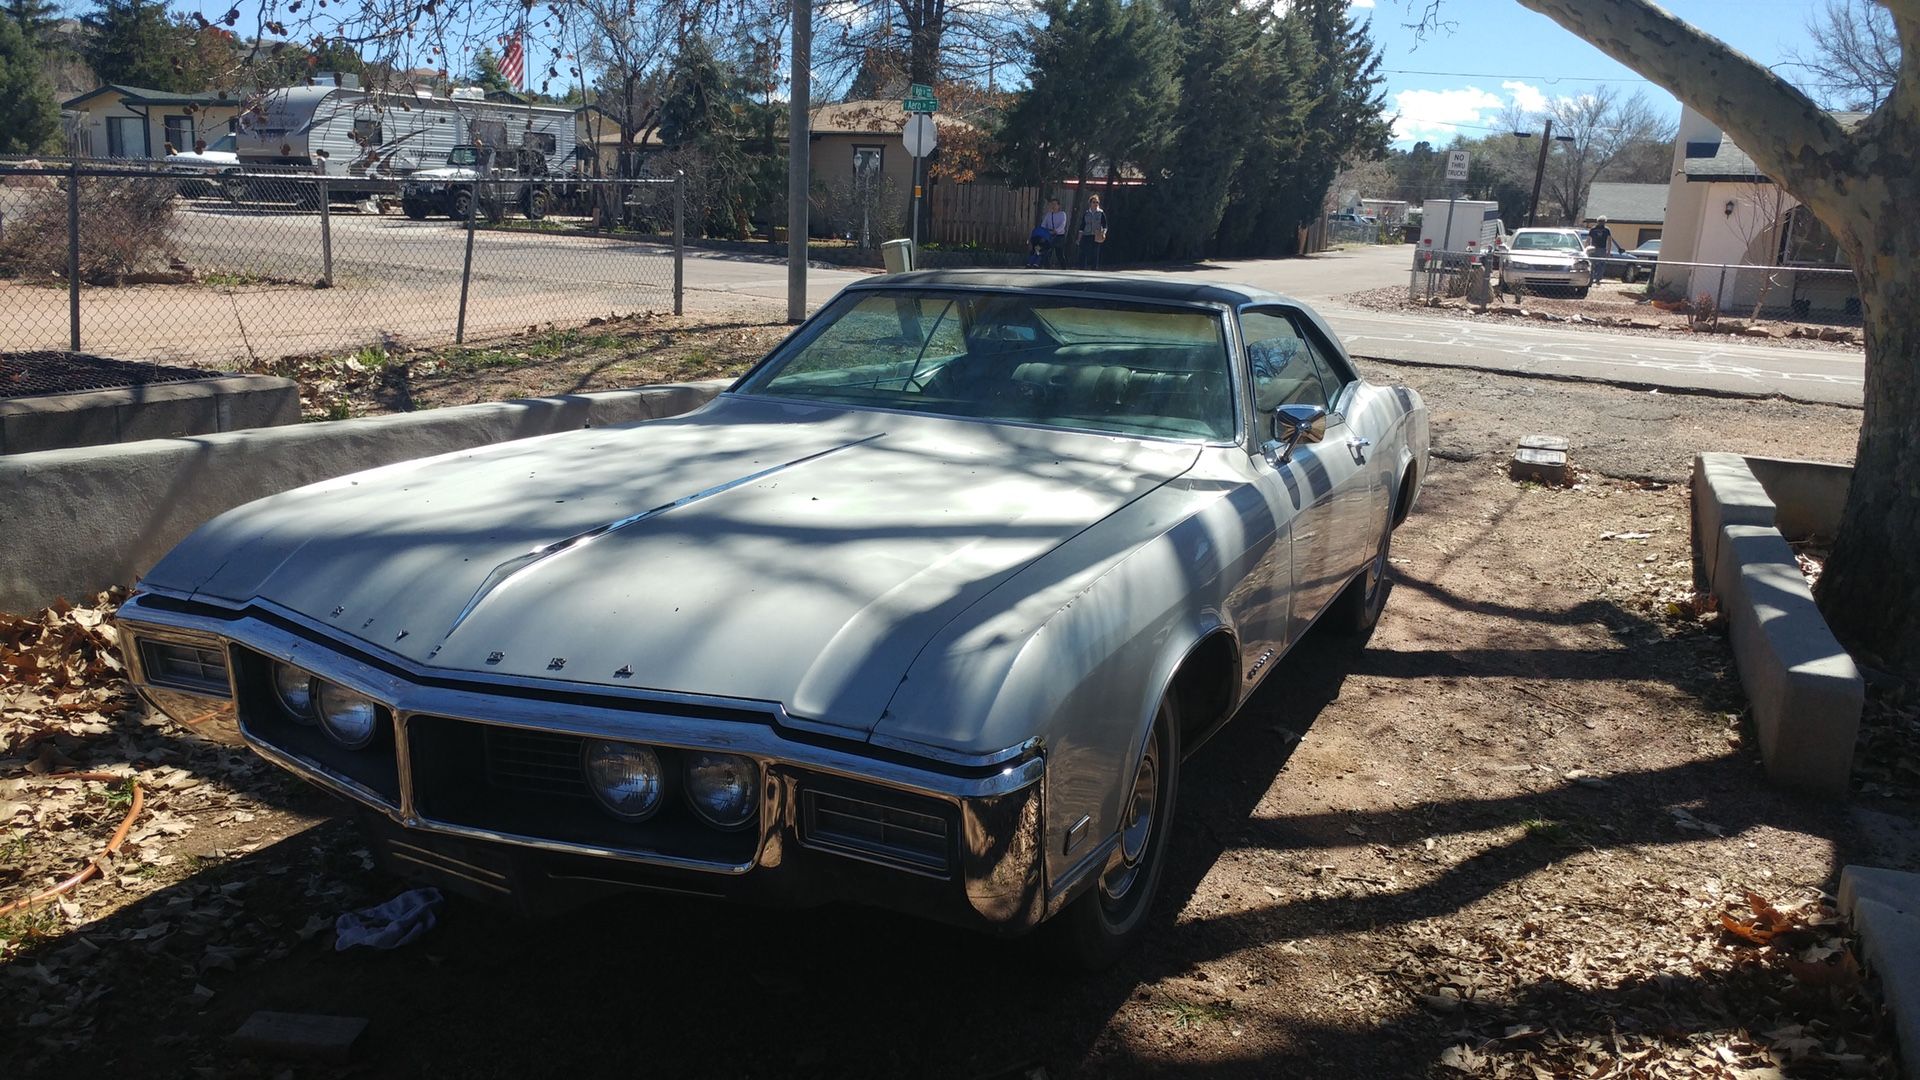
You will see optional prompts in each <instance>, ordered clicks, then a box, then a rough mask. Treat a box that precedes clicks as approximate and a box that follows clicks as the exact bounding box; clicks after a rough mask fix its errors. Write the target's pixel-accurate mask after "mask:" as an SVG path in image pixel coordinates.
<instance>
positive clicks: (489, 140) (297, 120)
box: [235, 84, 576, 200]
mask: <svg viewBox="0 0 1920 1080" xmlns="http://www.w3.org/2000/svg"><path fill="white" fill-rule="evenodd" d="M574 125H575V121H574V114H573V110H571V109H568V108H564V107H559V106H553V105H518V104H513V103H509V102H496V101H488V100H486V99H485V98H484V97H482V96H480V94H479V92H478V91H470V92H469V91H463V90H455V91H454V92H453V96H452V97H433V96H430V95H426V94H401V93H390V92H384V91H375V90H363V89H361V88H359V87H355V86H335V85H325V84H323V85H318V86H294V87H288V88H286V89H283V90H275V91H273V92H272V93H269V94H268V95H266V97H265V98H264V99H263V100H262V101H261V102H260V104H259V105H258V106H256V107H255V108H253V109H250V110H248V111H247V112H245V113H243V114H241V117H240V122H239V124H238V131H237V132H236V135H237V139H236V145H235V149H236V151H237V152H238V154H239V156H240V167H241V168H242V169H243V170H245V171H249V172H252V171H256V170H259V171H274V172H282V171H285V172H299V173H304V174H312V173H316V172H317V173H324V174H325V175H326V177H327V181H328V182H327V192H328V195H329V197H330V198H338V199H342V200H352V199H358V198H364V197H366V196H368V195H373V194H378V193H391V192H393V191H394V190H395V188H396V182H397V181H402V180H404V179H405V178H406V177H408V176H410V175H412V174H413V173H415V172H417V171H420V170H422V169H437V168H441V167H444V166H445V165H446V164H447V162H448V159H449V155H450V154H452V152H453V151H454V150H455V148H459V147H489V148H492V149H494V150H497V151H514V152H516V154H517V156H519V157H522V158H526V157H528V156H531V155H538V156H539V157H540V158H541V159H542V160H543V162H544V164H545V166H546V168H545V169H544V170H543V171H544V172H547V173H549V174H560V173H563V172H565V171H566V170H567V169H568V168H569V167H570V166H571V165H572V163H573V157H574V144H575V138H576V136H575V126H574Z"/></svg>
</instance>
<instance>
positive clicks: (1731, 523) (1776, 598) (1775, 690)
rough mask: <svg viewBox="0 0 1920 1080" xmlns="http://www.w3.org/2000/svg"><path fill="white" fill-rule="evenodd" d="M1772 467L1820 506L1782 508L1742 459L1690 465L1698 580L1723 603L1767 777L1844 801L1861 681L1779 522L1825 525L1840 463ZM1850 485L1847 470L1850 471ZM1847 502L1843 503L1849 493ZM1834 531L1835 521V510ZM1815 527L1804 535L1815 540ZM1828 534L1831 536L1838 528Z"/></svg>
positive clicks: (1783, 482) (1709, 458) (1707, 457)
mask: <svg viewBox="0 0 1920 1080" xmlns="http://www.w3.org/2000/svg"><path fill="white" fill-rule="evenodd" d="M1771 464H1774V465H1780V466H1794V467H1792V468H1785V467H1783V468H1779V469H1774V470H1771V472H1772V473H1773V475H1774V476H1775V478H1776V480H1777V481H1778V483H1777V486H1776V488H1775V489H1774V490H1775V491H1776V493H1777V494H1779V495H1780V496H1781V497H1782V498H1785V499H1795V498H1799V497H1800V496H1802V495H1806V494H1807V493H1808V492H1815V491H1816V490H1817V494H1818V498H1814V499H1809V500H1807V501H1801V502H1797V503H1794V504H1792V508H1791V509H1788V510H1782V509H1780V508H1777V507H1776V505H1775V503H1774V500H1773V498H1772V497H1770V496H1769V495H1768V492H1767V489H1766V488H1764V487H1763V486H1762V484H1761V482H1760V480H1759V478H1758V477H1757V476H1756V475H1755V474H1756V472H1757V471H1763V470H1765V469H1766V466H1764V465H1763V466H1762V470H1756V469H1754V468H1751V467H1749V466H1748V464H1747V460H1746V459H1745V458H1742V457H1740V456H1738V455H1736V454H1701V455H1699V456H1698V457H1697V458H1695V460H1694V474H1693V493H1694V498H1693V526H1694V552H1695V559H1696V561H1695V564H1694V566H1695V576H1696V578H1702V579H1704V580H1705V581H1706V582H1707V583H1709V584H1710V587H1711V589H1712V591H1713V593H1714V595H1715V596H1717V597H1718V598H1719V600H1720V610H1721V612H1722V613H1723V614H1724V615H1725V616H1726V619H1727V626H1728V634H1729V637H1730V639H1731V640H1732V643H1733V654H1734V663H1735V665H1736V666H1737V667H1738V668H1739V671H1740V685H1741V686H1742V687H1743V688H1744V689H1745V690H1746V693H1747V700H1748V702H1749V703H1750V705H1751V707H1752V710H1753V722H1754V728H1755V730H1756V731H1757V733H1758V735H1759V739H1760V756H1761V758H1762V760H1764V761H1765V763H1766V767H1767V774H1768V775H1769V776H1770V777H1772V778H1773V779H1775V780H1777V781H1779V782H1781V783H1784V784H1788V785H1791V786H1794V787H1800V788H1806V789H1808V790H1812V791H1816V792H1819V793H1821V794H1825V795H1829V796H1833V797H1837V798H1843V797H1845V795H1846V793H1847V778H1848V774H1849V773H1850V771H1851V769H1852V764H1853V747H1854V741H1855V739H1856V738H1857V736H1858V734H1859V728H1860V709H1861V706H1862V704H1863V702H1864V699H1865V684H1864V683H1863V682H1862V680H1861V678H1860V672H1859V670H1858V669H1857V668H1856V667H1855V666H1854V663H1853V659H1852V657H1850V656H1848V655H1847V652H1846V650H1845V649H1843V648H1841V647H1840V642H1839V641H1838V640H1836V639H1835V638H1834V636H1833V632H1832V631H1831V630H1830V629H1828V627H1827V623H1826V620H1825V619H1824V618H1822V617H1821V615H1820V609H1819V608H1818V607H1817V606H1815V604H1814V601H1813V592H1812V590H1810V589H1809V588H1808V587H1807V580H1806V576H1805V575H1803V574H1802V573H1801V572H1800V567H1799V564H1798V563H1797V562H1796V561H1795V559H1794V556H1793V549H1792V548H1791V547H1790V546H1788V544H1787V541H1786V538H1785V537H1784V536H1783V535H1782V534H1781V531H1780V529H1779V528H1778V527H1777V525H1776V522H1777V521H1779V520H1792V521H1794V522H1796V523H1799V524H1803V525H1805V524H1809V523H1816V524H1817V523H1820V522H1827V521H1829V518H1827V517H1826V516H1824V515H1827V514H1828V512H1829V508H1830V505H1831V503H1832V501H1833V500H1832V498H1831V492H1830V491H1829V490H1828V489H1829V488H1830V487H1831V486H1832V484H1833V483H1834V481H1835V480H1836V479H1837V478H1838V474H1836V473H1835V472H1833V471H1832V470H1836V469H1838V470H1842V471H1846V470H1845V467H1844V466H1824V467H1823V468H1822V469H1813V468H1801V467H1799V466H1812V465H1814V464H1816V463H1811V462H1773V463H1771ZM1848 476H1849V478H1850V471H1848ZM1840 498H1841V501H1844V499H1845V490H1844V487H1843V488H1842V489H1841V496H1840ZM1830 522H1831V526H1830V527H1834V526H1837V523H1838V513H1837V511H1833V512H1832V516H1831V518H1830ZM1818 532H1819V528H1817V527H1812V528H1808V529H1807V533H1818ZM1823 535H1829V536H1830V535H1832V533H1831V532H1827V533H1824V534H1823Z"/></svg>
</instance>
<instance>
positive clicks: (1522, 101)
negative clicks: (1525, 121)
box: [1500, 82, 1547, 113]
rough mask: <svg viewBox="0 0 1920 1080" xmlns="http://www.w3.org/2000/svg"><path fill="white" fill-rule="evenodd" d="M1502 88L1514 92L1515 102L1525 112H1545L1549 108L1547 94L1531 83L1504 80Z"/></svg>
mask: <svg viewBox="0 0 1920 1080" xmlns="http://www.w3.org/2000/svg"><path fill="white" fill-rule="evenodd" d="M1500 89H1502V90H1506V91H1510V92H1511V93H1512V94H1513V103H1514V104H1515V105H1518V106H1519V107H1520V111H1521V112H1524V113H1538V112H1544V111H1546V108H1547V95H1546V94H1545V93H1543V92H1541V90H1540V88H1539V87H1537V86H1534V85H1532V84H1530V83H1523V82H1503V83H1501V84H1500Z"/></svg>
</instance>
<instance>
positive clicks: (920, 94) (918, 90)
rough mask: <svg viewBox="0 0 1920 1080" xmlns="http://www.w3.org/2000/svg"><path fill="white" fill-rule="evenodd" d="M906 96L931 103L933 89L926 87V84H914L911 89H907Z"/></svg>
mask: <svg viewBox="0 0 1920 1080" xmlns="http://www.w3.org/2000/svg"><path fill="white" fill-rule="evenodd" d="M907 96H908V97H910V98H915V99H923V100H926V101H932V100H933V87H931V86H928V85H927V84H926V83H914V84H913V85H912V86H911V87H909V88H908V89H907Z"/></svg>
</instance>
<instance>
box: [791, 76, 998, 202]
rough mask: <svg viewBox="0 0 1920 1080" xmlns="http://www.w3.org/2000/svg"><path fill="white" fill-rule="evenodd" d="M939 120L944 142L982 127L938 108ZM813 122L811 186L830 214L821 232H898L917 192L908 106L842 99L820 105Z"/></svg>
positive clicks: (809, 119)
mask: <svg viewBox="0 0 1920 1080" xmlns="http://www.w3.org/2000/svg"><path fill="white" fill-rule="evenodd" d="M933 123H934V132H935V134H936V141H938V142H942V143H946V142H950V141H952V139H953V138H954V137H956V136H957V137H962V138H965V137H972V136H974V135H975V134H977V133H978V130H979V129H978V128H977V127H976V126H975V125H973V124H970V123H968V122H967V121H965V120H961V119H959V118H958V117H954V116H950V115H947V114H944V113H935V114H933ZM807 126H808V129H809V132H810V134H809V136H808V150H807V160H808V167H807V171H808V179H809V181H810V185H809V186H810V187H811V188H812V190H813V192H814V199H815V202H816V204H817V205H819V206H820V207H821V209H822V210H823V211H824V215H823V216H824V218H825V220H824V221H820V222H816V227H815V228H814V230H813V231H814V232H815V233H816V235H818V234H822V233H829V232H831V233H860V232H863V231H865V232H871V231H872V230H873V229H881V230H882V231H884V232H885V233H886V235H894V232H895V230H897V229H898V228H899V222H902V221H904V220H905V215H906V204H907V200H908V199H910V198H911V197H912V195H913V158H912V156H911V155H909V154H908V153H907V150H906V147H905V146H904V145H903V144H902V142H901V134H902V133H903V132H904V131H905V130H906V126H907V111H906V108H905V107H904V106H902V105H901V103H900V102H899V101H898V100H889V99H879V98H868V99H862V100H856V101H842V102H838V103H836V104H833V105H821V106H818V107H816V108H814V109H813V110H812V111H811V112H809V113H808V114H807ZM935 152H936V153H938V150H936V151H935ZM881 223H884V224H881Z"/></svg>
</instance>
